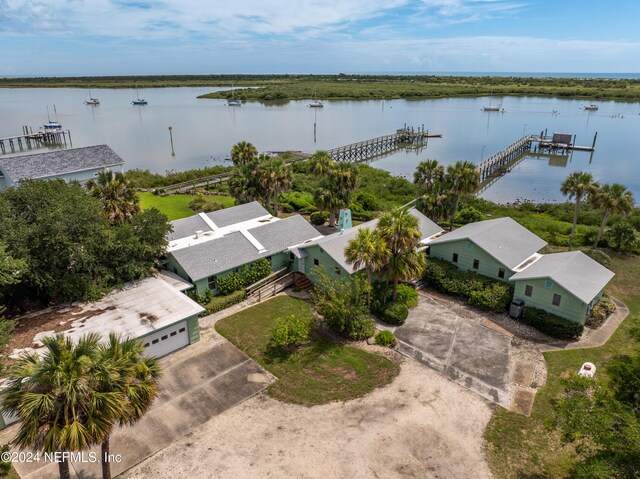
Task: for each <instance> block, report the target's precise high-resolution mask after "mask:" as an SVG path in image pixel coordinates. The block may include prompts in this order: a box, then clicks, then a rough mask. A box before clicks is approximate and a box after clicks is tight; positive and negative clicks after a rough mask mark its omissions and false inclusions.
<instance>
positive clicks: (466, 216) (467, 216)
mask: <svg viewBox="0 0 640 479" xmlns="http://www.w3.org/2000/svg"><path fill="white" fill-rule="evenodd" d="M477 221H482V213H480V212H479V211H478V210H477V209H475V208H474V207H473V206H468V207H466V208H463V209H461V210H460V211H458V213H456V217H455V220H454V223H456V224H459V225H466V224H468V223H475V222H477Z"/></svg>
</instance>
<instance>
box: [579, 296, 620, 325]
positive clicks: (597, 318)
mask: <svg viewBox="0 0 640 479" xmlns="http://www.w3.org/2000/svg"><path fill="white" fill-rule="evenodd" d="M615 310H616V304H615V303H614V302H613V301H611V299H609V297H608V296H603V297H602V298H601V299H600V301H598V304H596V305H595V306H594V307H593V309H592V310H591V313H589V317H587V321H586V325H587V326H589V327H590V328H592V329H597V328H599V327H600V326H602V323H604V322H605V321H606V319H607V318H608V317H609V315H610V314H611V313H613V312H614V311H615Z"/></svg>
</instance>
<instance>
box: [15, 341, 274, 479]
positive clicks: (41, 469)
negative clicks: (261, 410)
mask: <svg viewBox="0 0 640 479" xmlns="http://www.w3.org/2000/svg"><path fill="white" fill-rule="evenodd" d="M161 362H162V366H163V369H164V373H163V376H162V379H161V381H160V387H161V393H160V395H159V397H158V399H157V400H156V402H155V403H154V405H153V406H152V409H151V410H150V411H149V412H148V413H147V414H146V415H145V417H144V418H143V419H142V420H141V421H140V422H139V423H138V424H136V425H135V426H133V427H125V428H118V429H117V430H116V431H115V432H114V433H113V435H112V436H111V452H112V454H120V455H121V462H112V463H111V472H112V474H113V476H114V477H115V476H116V475H118V474H120V473H122V472H124V471H126V470H127V469H129V468H131V467H133V466H135V465H136V464H138V463H139V462H140V461H142V460H144V459H146V458H147V457H149V456H151V455H153V454H155V453H156V452H158V451H160V450H162V449H164V448H165V447H166V446H168V445H169V444H171V443H172V442H173V441H175V440H177V439H180V438H181V437H183V436H185V435H187V434H189V433H191V432H192V431H193V430H194V429H195V428H196V427H198V426H200V425H201V424H202V423H204V422H206V421H208V420H209V419H210V418H212V417H213V416H216V415H218V414H220V413H222V412H224V411H226V410H227V409H229V408H231V407H233V406H235V405H236V404H238V403H240V402H242V401H244V400H245V399H247V398H249V397H251V396H253V395H254V394H256V393H257V392H259V391H261V390H263V389H264V388H265V387H267V386H268V385H269V384H271V382H273V380H274V379H275V378H274V377H273V376H271V375H269V374H268V373H267V372H266V371H265V370H264V369H262V368H261V367H260V366H259V365H258V364H257V363H256V362H254V361H253V360H252V359H250V358H249V357H248V356H246V355H245V354H244V353H243V352H241V351H240V350H239V349H237V348H236V347H235V346H233V345H232V344H230V343H229V342H227V341H225V340H220V339H218V340H214V341H213V342H212V341H211V340H209V341H206V342H205V341H203V342H200V343H197V344H195V345H193V346H189V347H187V348H184V349H182V350H181V351H178V352H176V353H174V354H172V355H170V356H168V357H166V358H163V359H162V360H161ZM16 427H17V426H14V427H12V428H10V429H8V430H6V431H3V434H2V439H4V441H3V442H6V441H8V439H9V438H10V437H13V435H14V434H15V432H16ZM7 434H8V435H7ZM94 451H96V452H98V451H99V450H98V449H94ZM98 456H99V452H98ZM14 466H15V468H16V470H17V471H18V474H20V477H21V478H22V479H47V478H57V477H59V475H58V467H57V465H56V464H52V463H45V462H44V461H42V460H41V461H40V462H35V463H22V464H14ZM71 475H72V477H74V478H78V479H94V478H95V479H97V478H99V477H102V474H101V470H100V464H99V463H91V462H73V463H72V467H71Z"/></svg>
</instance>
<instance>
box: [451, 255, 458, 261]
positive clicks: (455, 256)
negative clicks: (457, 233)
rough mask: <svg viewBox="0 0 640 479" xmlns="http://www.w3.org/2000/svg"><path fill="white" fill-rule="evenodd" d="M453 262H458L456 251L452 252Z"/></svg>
mask: <svg viewBox="0 0 640 479" xmlns="http://www.w3.org/2000/svg"><path fill="white" fill-rule="evenodd" d="M452 261H453V262H454V263H457V262H458V253H453V260H452Z"/></svg>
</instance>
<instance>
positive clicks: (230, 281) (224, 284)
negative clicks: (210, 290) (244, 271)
mask: <svg viewBox="0 0 640 479" xmlns="http://www.w3.org/2000/svg"><path fill="white" fill-rule="evenodd" d="M242 287H243V284H242V280H241V279H240V275H239V274H238V273H229V274H225V275H224V276H218V277H217V278H216V289H217V290H218V293H220V294H222V295H226V294H231V293H233V292H234V291H238V290H240V289H242Z"/></svg>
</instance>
